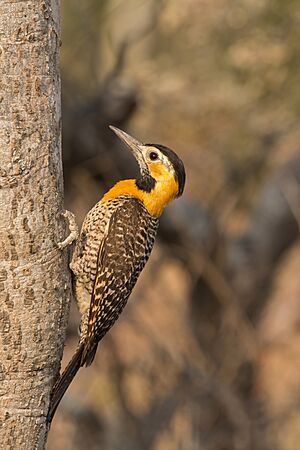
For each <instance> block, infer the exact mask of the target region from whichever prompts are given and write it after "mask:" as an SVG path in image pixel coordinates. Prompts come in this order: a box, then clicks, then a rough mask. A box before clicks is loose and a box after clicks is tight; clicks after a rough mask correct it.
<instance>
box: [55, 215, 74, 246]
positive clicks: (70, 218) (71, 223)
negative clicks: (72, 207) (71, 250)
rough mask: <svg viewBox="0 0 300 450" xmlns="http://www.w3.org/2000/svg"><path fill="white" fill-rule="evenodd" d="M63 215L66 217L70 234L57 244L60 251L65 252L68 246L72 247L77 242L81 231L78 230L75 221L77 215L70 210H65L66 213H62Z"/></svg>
mask: <svg viewBox="0 0 300 450" xmlns="http://www.w3.org/2000/svg"><path fill="white" fill-rule="evenodd" d="M62 215H63V216H64V217H65V219H66V220H67V222H68V227H69V231H70V233H69V235H68V236H67V237H66V239H64V240H63V241H61V242H58V243H57V246H58V248H59V249H60V250H63V249H64V248H66V247H67V246H69V245H71V244H72V243H73V242H74V241H76V240H77V239H78V236H79V230H78V226H77V223H76V220H75V215H74V214H73V213H72V212H71V211H68V210H65V212H63V213H62Z"/></svg>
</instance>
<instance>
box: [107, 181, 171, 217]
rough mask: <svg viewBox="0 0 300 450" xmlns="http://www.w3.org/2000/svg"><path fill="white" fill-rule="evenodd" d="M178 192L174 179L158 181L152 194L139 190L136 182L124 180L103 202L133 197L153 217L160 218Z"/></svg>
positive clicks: (109, 192) (116, 185)
mask: <svg viewBox="0 0 300 450" xmlns="http://www.w3.org/2000/svg"><path fill="white" fill-rule="evenodd" d="M177 192H178V184H177V182H176V181H175V180H174V178H173V177H172V178H171V177H170V178H169V179H166V180H163V181H157V182H156V183H155V187H154V189H152V191H151V192H146V191H143V190H142V189H139V188H138V187H137V185H136V183H135V180H122V181H119V182H118V183H117V184H115V185H114V186H113V187H112V188H111V189H110V190H109V191H108V192H107V193H106V194H105V195H104V196H103V198H102V200H101V201H102V202H105V201H107V200H109V199H113V198H117V197H120V196H121V195H132V196H133V197H136V198H138V199H139V200H140V201H141V202H142V203H143V204H144V206H145V207H146V208H147V210H148V212H149V213H150V214H151V215H152V216H154V217H159V216H160V215H161V213H162V212H163V210H164V208H165V207H166V206H167V204H168V203H170V202H171V201H172V200H173V199H174V198H175V197H176V195H177Z"/></svg>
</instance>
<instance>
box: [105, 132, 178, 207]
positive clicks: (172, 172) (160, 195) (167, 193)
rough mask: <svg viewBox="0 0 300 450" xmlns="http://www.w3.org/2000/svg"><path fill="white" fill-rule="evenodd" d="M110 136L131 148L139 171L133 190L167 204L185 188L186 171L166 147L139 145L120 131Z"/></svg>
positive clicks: (173, 153)
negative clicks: (136, 189)
mask: <svg viewBox="0 0 300 450" xmlns="http://www.w3.org/2000/svg"><path fill="white" fill-rule="evenodd" d="M110 128H111V129H112V130H113V132H114V133H115V134H116V135H117V136H118V137H119V138H120V139H121V140H122V141H123V142H125V144H127V146H128V147H129V148H130V150H131V152H132V154H133V156H134V157H135V159H136V161H137V163H138V165H139V168H140V177H139V178H137V179H136V186H137V188H138V189H140V190H141V191H144V192H145V193H147V194H149V195H150V196H152V199H153V200H155V199H156V200H159V199H160V200H161V202H165V204H164V205H163V206H165V205H166V204H167V203H169V202H170V201H171V200H172V199H173V198H175V197H180V196H181V195H182V193H183V190H184V185H185V170H184V165H183V162H182V161H181V159H180V158H179V157H178V156H177V155H176V153H175V152H174V151H173V150H171V149H170V148H168V147H165V146H164V145H160V144H142V143H141V142H139V141H138V140H136V139H135V138H133V137H132V136H130V135H129V134H127V133H125V132H124V131H122V130H120V129H119V128H116V127H113V126H110Z"/></svg>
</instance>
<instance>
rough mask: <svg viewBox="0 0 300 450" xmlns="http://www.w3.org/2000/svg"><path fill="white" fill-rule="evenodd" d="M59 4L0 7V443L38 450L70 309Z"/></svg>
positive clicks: (36, 1)
mask: <svg viewBox="0 0 300 450" xmlns="http://www.w3.org/2000/svg"><path fill="white" fill-rule="evenodd" d="M59 45H60V27H59V0H31V1H30V0H27V1H22V0H19V1H15V0H5V1H4V0H2V1H0V70H1V77H0V258H1V263H0V446H1V448H3V449H4V448H5V449H9V448H12V449H34V448H42V447H43V445H44V443H45V440H46V436H47V429H46V421H45V419H46V414H47V410H48V403H49V393H50V390H51V387H52V384H53V381H54V377H55V375H56V374H57V371H58V369H59V362H60V359H61V355H62V350H63V342H64V336H65V329H66V319H67V314H68V306H69V296H70V291H69V275H68V271H67V269H66V267H67V261H66V258H65V257H64V256H63V254H62V253H61V252H60V251H59V250H58V249H57V247H56V245H55V243H56V242H58V241H59V240H60V239H62V238H63V237H64V235H65V232H66V230H65V228H66V227H65V225H64V221H63V219H62V218H61V215H60V213H61V212H62V207H63V206H62V203H63V185H62V166H61V140H60V124H61V110H60V78H59V66H58V52H59Z"/></svg>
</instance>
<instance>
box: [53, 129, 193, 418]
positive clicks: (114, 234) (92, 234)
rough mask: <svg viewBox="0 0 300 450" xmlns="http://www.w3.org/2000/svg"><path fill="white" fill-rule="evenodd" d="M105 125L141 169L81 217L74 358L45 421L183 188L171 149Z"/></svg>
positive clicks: (123, 299) (109, 320) (75, 261)
mask: <svg viewBox="0 0 300 450" xmlns="http://www.w3.org/2000/svg"><path fill="white" fill-rule="evenodd" d="M110 128H111V130H112V131H113V132H114V133H115V134H116V135H117V136H118V138H120V139H121V140H122V141H123V142H124V143H125V144H126V145H127V146H128V147H129V149H130V150H131V152H132V154H133V156H134V157H135V159H136V161H137V163H138V165H139V170H140V174H139V176H138V177H137V178H136V179H130V180H122V181H119V182H118V183H116V184H115V185H114V186H113V187H112V188H111V189H110V190H109V191H108V192H107V193H106V194H105V195H104V196H103V198H102V199H101V200H100V201H99V202H98V203H97V204H96V205H95V206H94V207H93V208H92V209H91V210H90V211H89V212H88V214H87V215H86V217H85V220H84V222H83V225H82V229H81V232H80V236H79V239H78V240H77V242H76V246H75V250H74V254H73V257H72V261H71V264H70V268H71V270H72V272H73V279H74V293H75V298H76V301H77V304H78V308H79V311H80V313H81V318H82V319H81V335H80V340H79V344H78V347H77V350H76V352H75V354H74V356H73V358H72V359H71V361H70V363H69V364H68V366H67V367H66V369H65V371H64V372H63V374H62V375H61V377H60V378H59V379H58V381H57V383H56V384H55V385H54V388H53V391H52V396H51V400H50V409H49V415H48V419H49V422H51V420H52V418H53V415H54V413H55V411H56V408H57V406H58V404H59V402H60V400H61V399H62V397H63V395H64V393H65V391H66V390H67V388H68V386H69V385H70V383H71V381H72V380H73V378H74V376H75V375H76V373H77V371H78V370H79V368H80V367H82V366H84V365H86V366H89V365H90V364H91V363H92V362H93V359H94V357H95V353H96V350H97V346H98V343H99V341H100V340H101V339H102V338H103V336H104V335H105V334H106V333H107V332H108V331H109V330H110V328H111V327H112V326H113V324H114V323H115V322H116V320H117V319H118V317H119V315H120V313H121V312H122V310H123V308H124V306H125V305H126V303H127V300H128V297H129V295H130V294H131V291H132V289H133V287H134V285H135V283H136V281H137V278H138V276H139V274H140V272H141V270H142V269H143V267H144V266H145V264H146V262H147V260H148V258H149V255H150V253H151V250H152V247H153V244H154V240H155V236H156V232H157V228H158V222H159V217H160V215H161V214H162V212H163V210H164V208H165V207H166V205H167V204H168V203H170V202H171V201H172V200H173V199H175V198H176V197H180V196H181V195H182V193H183V190H184V185H185V169H184V165H183V162H182V161H181V159H180V158H179V157H178V156H177V155H176V153H175V152H174V151H173V150H171V149H170V148H168V147H165V146H164V145H160V144H142V143H140V142H139V141H137V140H136V139H135V138H133V137H132V136H130V135H129V134H127V133H125V132H124V131H122V130H120V129H118V128H115V127H113V126H110Z"/></svg>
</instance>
